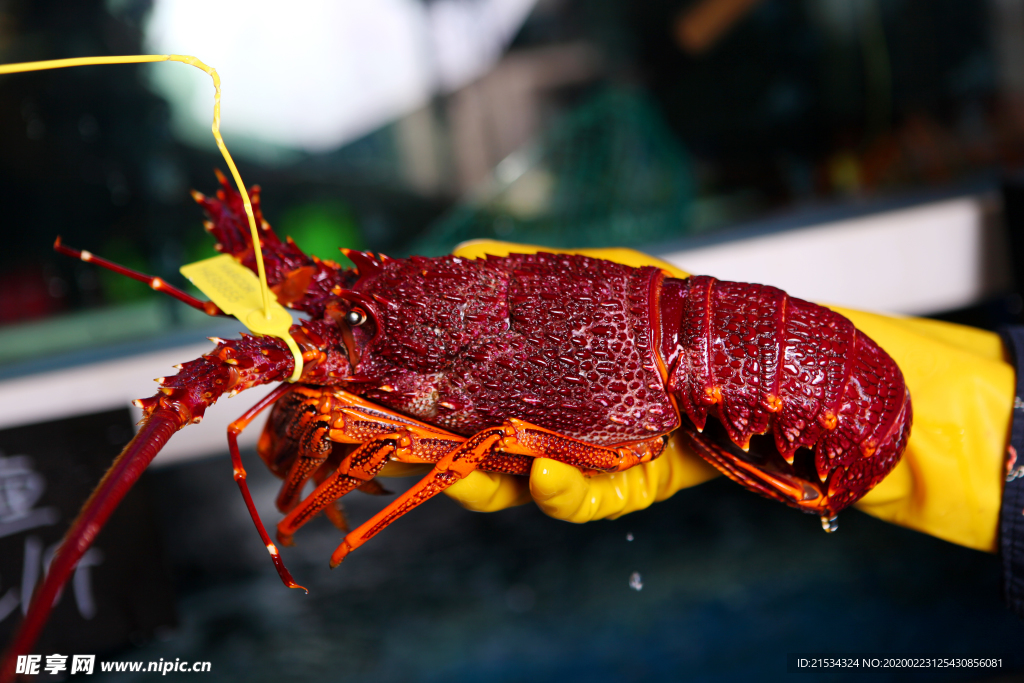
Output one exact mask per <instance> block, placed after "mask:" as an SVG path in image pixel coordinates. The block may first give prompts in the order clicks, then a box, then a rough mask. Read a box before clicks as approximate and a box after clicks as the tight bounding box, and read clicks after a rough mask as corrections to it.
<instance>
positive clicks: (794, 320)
mask: <svg viewBox="0 0 1024 683" xmlns="http://www.w3.org/2000/svg"><path fill="white" fill-rule="evenodd" d="M221 184H222V188H221V189H220V190H219V191H218V192H217V197H216V198H210V197H204V196H202V195H200V194H199V193H194V196H195V198H196V200H197V201H198V203H199V204H200V205H202V207H203V208H204V209H205V210H206V212H207V214H208V216H209V219H210V220H209V221H208V222H207V223H206V227H207V230H208V231H209V232H211V233H212V234H213V236H214V237H215V239H216V240H217V249H218V251H221V252H224V253H228V254H231V255H232V256H234V257H235V258H236V259H237V260H238V261H239V262H241V263H242V264H243V265H245V266H247V267H249V268H251V269H254V270H255V257H254V251H253V245H252V240H251V238H250V236H249V232H248V226H247V224H246V218H245V214H244V213H243V208H242V201H241V197H240V196H239V194H238V193H237V192H235V191H234V190H233V189H232V188H231V187H230V185H229V184H228V183H227V181H226V180H225V179H224V178H223V176H221ZM252 203H253V207H254V215H255V217H256V220H257V223H258V224H259V225H261V226H262V235H261V241H262V247H263V253H264V260H265V262H266V273H267V279H268V282H269V284H270V285H271V288H272V290H273V292H274V293H275V295H276V296H277V298H278V300H279V301H280V302H281V303H282V304H284V305H286V306H288V307H290V308H292V309H295V310H297V311H300V312H301V313H303V314H305V316H306V320H305V321H304V322H302V323H300V324H297V325H294V326H293V327H292V329H291V333H292V336H293V337H294V339H295V340H296V341H297V342H298V344H299V347H300V349H301V352H302V357H303V361H304V365H303V370H302V375H301V377H300V379H299V381H298V382H297V383H295V384H289V383H282V384H281V385H280V386H278V387H277V388H276V389H275V390H274V391H273V392H272V393H271V394H269V395H268V396H267V397H266V398H265V399H263V400H262V401H260V402H259V403H258V404H257V405H256V406H254V407H253V408H252V409H250V410H249V411H248V412H247V413H246V414H245V415H243V416H242V417H241V418H240V419H239V420H238V421H236V422H235V423H233V424H232V426H231V428H230V430H229V435H228V437H229V438H228V441H229V447H230V451H231V457H232V461H233V463H234V471H235V479H236V481H237V482H238V484H239V487H240V488H241V491H242V494H243V496H244V498H245V502H246V504H247V506H248V507H249V511H250V513H251V515H252V517H253V520H254V522H255V524H256V526H257V529H258V530H259V533H260V535H261V537H262V539H263V542H264V543H265V544H266V546H267V548H268V550H269V551H270V554H271V556H272V558H273V560H274V562H275V564H276V566H277V569H278V572H279V573H280V575H281V578H282V579H283V580H284V582H285V583H286V584H287V585H289V586H292V587H297V584H296V583H295V582H294V581H293V580H292V577H291V576H290V574H289V573H288V571H287V569H286V568H285V567H284V564H283V563H282V561H281V559H280V556H279V554H278V550H277V547H276V546H275V544H274V543H273V542H272V541H271V540H270V538H269V536H268V534H267V532H266V530H265V529H264V527H263V525H262V523H261V522H260V519H259V516H258V515H257V513H256V509H255V507H254V505H253V502H252V498H251V497H250V495H249V491H248V488H247V486H246V483H245V470H244V469H243V468H242V463H241V459H240V456H239V452H238V445H237V441H236V440H237V436H238V434H239V433H240V432H241V430H242V429H243V428H244V427H245V426H246V425H248V424H249V423H250V422H251V421H252V420H253V419H254V418H255V417H256V415H257V414H258V413H260V412H261V411H262V410H264V409H266V408H267V407H270V406H273V408H272V412H271V415H270V419H269V421H268V423H267V427H266V429H265V431H264V433H263V435H262V437H261V439H260V442H259V446H258V452H259V455H260V456H261V457H262V459H263V460H264V461H265V463H266V464H267V466H268V467H269V468H270V469H271V471H272V472H273V473H274V474H276V475H277V476H278V477H280V478H281V479H283V484H282V486H281V490H280V494H279V495H278V498H277V507H278V509H279V510H281V512H283V513H286V516H285V517H284V519H283V520H282V521H281V522H280V523H279V524H278V526H277V538H278V542H279V543H281V544H284V545H288V544H290V543H291V538H292V535H293V534H294V533H295V532H296V531H297V530H298V529H299V528H300V527H301V526H302V525H303V524H305V523H306V522H307V521H309V520H310V519H311V518H312V517H314V516H315V515H317V514H318V513H320V512H324V513H325V514H326V515H327V516H328V517H329V518H330V519H331V520H332V521H333V522H334V523H335V524H336V525H337V526H338V527H339V528H341V529H342V530H347V529H348V527H347V524H346V523H345V519H344V516H343V514H342V512H341V509H340V507H339V506H338V505H337V504H336V501H337V500H338V499H339V498H341V497H342V496H344V495H345V494H346V493H348V492H350V491H352V490H353V489H357V488H358V489H362V490H365V491H371V492H373V491H379V490H380V487H379V484H377V482H376V480H375V477H376V476H377V474H378V473H379V472H380V470H381V469H382V467H383V466H384V465H385V464H386V463H387V462H388V461H389V460H399V461H403V462H411V463H427V464H430V465H433V469H432V470H431V471H430V473H429V474H427V475H426V476H425V477H424V478H423V479H422V480H420V481H419V482H418V483H417V484H415V485H414V486H413V487H412V488H410V489H409V490H408V491H406V492H405V493H404V494H402V495H400V496H399V497H398V498H397V499H396V500H395V501H393V502H392V503H391V504H390V505H388V506H387V507H386V508H385V509H384V510H382V511H381V512H380V513H378V514H377V515H375V516H374V517H373V518H372V519H370V520H369V521H367V522H365V523H364V524H362V525H361V526H360V527H358V528H357V529H355V530H353V531H350V532H349V533H348V534H347V535H346V536H345V539H344V540H343V541H342V543H341V545H340V546H339V547H338V548H337V550H335V552H334V554H333V555H332V556H331V560H330V562H331V566H336V565H337V564H339V563H340V562H341V561H342V560H343V559H344V558H345V556H346V555H347V554H348V553H349V552H351V551H352V550H353V549H355V548H357V547H359V546H360V545H362V544H363V543H365V542H366V541H367V540H368V539H370V538H371V537H373V536H374V535H376V534H377V533H379V532H380V531H381V530H383V529H384V528H385V527H386V526H387V525H389V524H390V523H391V522H393V521H395V520H396V519H397V518H398V517H400V516H401V515H403V514H404V513H406V512H407V511H409V510H410V509H412V508H413V507H415V506H417V505H419V504H420V503H422V502H423V501H425V500H427V499H428V498H430V497H432V496H434V495H436V494H437V493H439V492H441V491H443V490H444V489H445V488H447V487H448V486H450V485H451V484H452V483H454V482H455V481H457V480H459V479H461V478H462V477H464V476H466V475H467V474H468V473H470V472H472V471H473V470H477V469H480V470H485V471H491V472H502V473H509V474H518V475H526V474H529V471H530V465H531V462H532V460H533V458H536V457H546V458H553V459H556V460H560V461H562V462H565V463H568V464H571V465H573V466H575V467H578V468H580V469H581V470H583V471H584V472H585V473H598V472H614V471H620V470H624V469H627V468H630V467H633V466H634V465H637V464H639V463H643V462H647V461H649V460H651V459H653V458H656V457H657V456H658V455H659V454H660V453H661V451H662V449H663V448H664V446H665V443H666V439H667V435H668V434H669V433H671V432H673V431H675V430H681V432H682V433H683V434H684V436H685V440H686V442H687V443H688V444H689V445H690V446H691V447H692V448H693V450H694V451H696V452H697V453H699V454H700V455H701V456H703V457H704V458H705V459H706V460H708V461H709V462H710V463H711V464H713V465H714V466H715V467H717V468H718V469H719V470H721V471H722V472H723V473H724V474H726V475H727V476H729V477H730V478H732V479H733V480H735V481H737V482H739V483H741V484H743V485H744V486H746V487H747V488H750V489H752V490H754V491H756V492H758V493H760V494H762V495H764V496H767V497H769V498H773V499H775V500H779V501H781V502H783V503H786V504H788V505H791V506H793V507H796V508H799V509H801V510H804V511H807V512H811V513H814V514H817V515H819V516H821V518H822V521H823V524H824V525H825V527H826V529H830V528H832V525H833V523H834V518H835V515H836V514H837V513H838V512H839V511H840V510H841V509H843V508H845V507H846V506H848V505H850V504H851V503H853V502H854V501H856V500H858V499H859V498H860V497H861V496H863V495H864V494H865V493H867V491H869V490H870V489H871V488H872V487H873V486H874V485H875V484H877V483H878V482H879V481H881V479H882V478H883V477H885V475H886V474H888V473H889V471H891V470H892V468H893V467H894V466H895V465H896V463H897V462H898V461H899V459H900V456H901V455H902V453H903V450H904V448H905V446H906V443H907V438H908V436H909V433H910V424H911V404H910V395H909V392H908V391H907V388H906V385H905V384H904V381H903V376H902V374H901V373H900V370H899V368H898V367H897V366H896V363H895V362H894V361H893V360H892V359H891V358H890V357H889V356H888V355H887V354H886V353H885V352H884V351H882V350H881V349H880V348H879V347H878V346H877V345H876V344H875V343H874V342H873V341H872V340H871V339H869V338H868V337H867V336H865V335H864V334H863V333H861V332H860V331H858V330H857V329H856V328H855V327H854V326H853V324H852V323H851V322H850V321H849V320H847V319H846V318H844V317H843V316H841V315H839V314H838V313H834V312H832V311H830V310H828V309H826V308H823V307H821V306H817V305H815V304H811V303H808V302H806V301H802V300H800V299H796V298H793V297H790V296H788V295H787V294H786V293H785V292H782V291H781V290H779V289H776V288H774V287H768V286H763V285H754V284H742V283H734V282H721V281H718V280H716V279H714V278H712V277H705V276H697V277H690V278H687V279H677V278H674V277H672V276H671V275H670V274H668V273H666V272H665V271H663V270H661V269H659V268H655V267H642V268H631V267H628V266H625V265H620V264H617V263H612V262H609V261H603V260H599V259H594V258H588V257H584V256H579V255H567V254H548V253H536V254H529V255H526V254H513V255H510V256H507V257H488V258H486V259H466V258H460V257H456V256H445V257H440V258H422V257H412V258H409V259H400V260H396V259H391V258H388V257H386V256H383V255H378V256H375V255H373V254H370V253H363V252H355V251H348V250H345V253H346V255H347V256H348V257H349V258H350V259H351V260H352V261H353V262H354V263H355V266H356V268H355V269H343V268H341V267H339V266H338V265H337V264H335V263H332V262H329V261H325V260H320V259H318V258H316V257H313V256H307V255H306V254H304V253H303V252H302V251H300V250H299V248H298V247H297V246H296V245H295V244H294V242H292V241H291V240H290V239H289V240H286V241H281V240H280V239H279V238H278V237H277V236H276V235H275V233H274V232H273V230H272V229H271V228H270V226H269V225H268V224H267V223H266V222H265V221H263V219H262V215H261V213H260V209H259V195H258V188H257V189H254V190H253V195H252ZM56 248H57V249H58V250H59V251H62V252H64V253H67V254H70V255H72V256H76V257H79V258H82V259H83V260H87V261H91V262H95V263H97V264H99V265H103V266H106V267H109V268H112V269H114V270H116V271H118V272H121V273H123V274H126V275H129V276H131V277H134V278H136V279H140V280H142V281H144V282H147V283H149V284H150V285H151V286H152V287H153V288H154V289H158V290H161V291H166V292H167V293H169V294H171V295H172V296H175V297H176V298H178V299H180V300H182V301H184V302H185V303H188V304H190V305H192V306H194V307H196V308H198V309H200V310H203V311H205V312H207V313H210V314H212V315H216V314H220V310H219V309H218V308H217V307H216V305H214V304H212V303H211V302H203V301H199V300H197V299H194V298H193V297H191V296H189V295H188V294H186V293H184V292H182V291H180V290H176V289H174V288H173V287H170V286H169V285H167V284H166V283H164V282H163V281H161V280H159V279H156V278H150V277H148V276H145V275H142V274H141V273H136V272H134V271H129V270H128V269H125V268H123V267H121V266H117V265H116V264H112V263H110V262H108V261H105V260H103V259H101V258H98V257H95V256H93V255H91V254H89V253H88V252H78V251H75V250H72V249H69V248H67V247H65V246H63V245H61V244H60V241H59V239H58V243H57V245H56ZM214 341H215V342H216V348H215V349H214V350H213V351H211V352H210V353H209V354H207V355H205V356H203V357H201V358H199V359H196V360H193V361H190V362H187V363H185V364H183V365H181V366H178V367H179V372H178V374H177V375H175V376H173V377H167V378H161V379H160V380H159V381H160V382H161V385H162V386H161V388H160V391H159V393H158V394H157V395H155V396H153V397H151V398H147V399H142V400H139V401H137V402H136V404H137V405H138V406H140V407H141V408H142V409H143V411H144V415H145V416H144V419H143V422H142V424H141V428H140V429H139V432H138V434H137V435H136V436H135V438H134V439H133V440H132V441H131V443H129V444H128V446H126V447H125V449H124V451H123V452H122V454H121V455H120V456H119V457H118V459H117V460H116V461H115V463H114V465H113V467H112V468H111V470H110V471H109V472H108V473H107V475H106V476H105V477H104V478H103V480H102V481H101V483H100V484H99V486H98V487H97V489H96V491H95V492H94V493H93V495H92V497H91V498H90V499H89V501H88V502H87V503H86V504H85V506H84V507H83V510H82V512H81V514H80V516H79V517H78V519H77V520H76V521H75V522H74V524H73V525H72V527H71V529H70V530H69V532H68V535H67V537H66V539H65V542H64V544H63V546H62V548H61V550H60V551H59V553H58V554H57V556H56V559H55V560H54V561H53V564H52V566H51V569H50V572H49V574H48V575H47V578H46V580H45V582H44V584H43V585H42V586H41V588H40V589H39V590H38V591H37V593H36V595H35V598H34V600H33V602H32V606H31V608H30V611H29V614H28V615H27V617H26V619H25V621H24V622H23V623H22V626H21V630H20V631H19V634H18V636H17V637H16V639H15V642H14V644H13V645H12V647H11V649H10V650H9V652H8V658H9V659H8V662H7V664H6V665H5V666H8V667H9V666H10V664H11V660H13V658H14V656H15V655H16V654H20V653H23V652H25V651H27V650H28V648H30V647H31V644H32V643H33V642H34V641H35V638H36V636H37V635H38V633H39V631H40V630H41V628H42V626H43V624H44V623H45V621H46V618H47V614H48V611H49V607H50V605H52V603H53V599H54V596H55V595H56V593H57V591H58V590H59V588H60V587H61V586H62V585H63V583H64V581H65V580H66V579H67V578H68V575H69V574H70V572H71V571H72V569H73V568H74V566H75V564H76V563H77V562H78V560H79V559H80V558H81V556H82V554H83V553H84V552H85V550H86V549H87V548H88V547H89V545H90V543H91V542H92V539H93V538H94V537H95V536H96V534H97V532H98V531H99V529H100V528H101V527H102V526H103V524H104V523H105V521H106V520H107V518H108V517H109V515H110V514H111V512H112V511H113V510H114V508H115V507H116V506H117V504H118V502H119V501H120V499H121V498H122V497H123V496H124V494H125V493H126V492H127V490H128V489H129V488H130V487H131V486H132V485H133V484H134V482H135V481H136V479H137V478H138V476H139V475H140V474H141V472H142V471H143V470H144V469H145V468H146V466H147V465H148V464H149V462H150V461H151V460H152V459H153V457H155V456H156V454H157V453H158V452H159V451H160V449H161V448H162V447H163V445H164V444H165V443H166V442H167V441H168V440H169V439H170V437H171V436H172V435H173V434H174V432H176V431H177V430H178V429H181V428H182V427H184V426H185V425H188V424H191V423H193V422H198V421H199V420H200V419H201V418H202V417H203V414H204V411H205V410H206V408H207V407H209V406H210V405H212V404H213V403H214V402H215V401H216V400H217V399H218V398H219V397H220V396H222V395H223V394H225V393H229V394H234V393H237V392H239V391H244V390H245V389H248V388H250V387H253V386H257V385H260V384H268V383H273V382H282V381H283V380H285V379H287V378H288V377H289V376H290V375H291V374H292V372H293V368H294V365H295V361H294V359H293V356H292V353H291V352H290V351H289V349H288V347H287V346H286V345H285V343H284V342H283V341H282V340H281V339H278V338H276V337H270V336H263V337H260V336H250V335H245V334H243V335H241V338H240V339H236V340H221V339H216V340H214ZM709 416H710V417H711V418H713V419H711V420H709V419H708V417H709ZM310 479H312V480H313V481H314V483H315V484H316V488H315V490H314V491H313V492H312V493H310V494H308V495H306V496H305V497H303V495H302V491H303V488H304V486H305V484H306V482H307V481H309V480H310ZM6 671H7V669H5V672H6Z"/></svg>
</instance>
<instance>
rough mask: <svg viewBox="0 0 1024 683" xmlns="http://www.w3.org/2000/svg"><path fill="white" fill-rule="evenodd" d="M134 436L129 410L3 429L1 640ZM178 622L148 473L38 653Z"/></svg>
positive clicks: (86, 565)
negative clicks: (92, 494)
mask: <svg viewBox="0 0 1024 683" xmlns="http://www.w3.org/2000/svg"><path fill="white" fill-rule="evenodd" d="M132 434H133V429H132V421H131V415H130V413H129V412H128V410H127V409H121V410H112V411H108V412H103V413H96V414H93V415H84V416H79V417H73V418H68V419H64V420H56V421H53V422H42V423H38V424H34V425H28V426H23V427H15V428H12V429H6V430H0V644H4V645H5V644H7V643H9V642H10V639H11V637H12V636H13V635H14V629H15V627H16V626H17V624H18V623H19V622H20V621H21V617H22V615H23V614H24V609H25V608H26V607H27V605H28V601H29V598H30V597H31V595H32V591H33V589H34V588H35V586H36V585H37V584H38V583H39V582H40V581H41V579H42V576H43V573H44V572H45V569H46V567H47V566H48V565H49V563H50V560H51V559H52V558H53V554H54V551H56V549H57V547H58V546H59V544H60V540H61V538H62V537H63V535H64V532H65V531H66V530H67V528H68V527H69V526H70V524H71V521H72V520H73V519H74V517H75V515H77V514H78V510H79V508H80V507H81V506H82V504H83V503H84V502H85V500H86V498H88V496H89V493H90V492H91V491H92V489H93V487H94V486H95V485H96V483H97V482H98V481H99V480H100V477H102V476H103V473H104V472H106V471H107V469H108V468H109V467H110V464H111V462H112V461H113V459H114V457H115V456H116V455H117V454H118V453H119V452H120V451H121V449H122V448H123V447H124V445H125V444H126V443H127V442H128V441H129V439H131V437H132ZM174 623H175V613H174V599H173V595H172V592H171V588H170V581H169V579H168V576H167V570H166V565H165V563H164V560H163V556H162V553H161V550H160V545H159V539H158V533H157V525H156V523H155V519H154V515H153V511H152V508H151V506H150V503H149V500H148V497H147V495H146V476H145V475H143V477H142V478H141V479H140V480H139V482H138V483H137V484H136V486H135V487H134V488H133V489H132V490H131V491H130V492H129V493H128V495H127V496H125V498H124V500H123V501H122V502H121V505H120V507H119V508H118V509H117V510H116V511H115V512H114V514H113V515H112V516H111V518H110V520H109V522H108V523H107V526H106V527H105V528H104V529H103V531H102V532H101V533H100V534H99V536H98V537H97V538H96V541H95V542H94V543H93V545H92V547H91V548H90V549H89V550H88V552H86V554H85V555H84V556H83V557H82V560H81V562H79V564H78V567H77V569H76V570H75V572H74V574H73V575H72V577H71V580H69V581H68V583H67V585H66V586H65V588H64V590H63V591H62V593H61V595H60V597H59V598H58V603H57V605H56V607H55V608H54V610H53V614H52V616H51V618H50V622H49V624H48V625H47V627H46V629H45V630H44V631H43V634H42V637H41V638H40V640H39V642H38V644H37V645H36V646H35V647H34V648H33V651H34V652H36V653H43V654H50V653H56V652H59V653H62V654H69V653H70V654H75V653H86V654H91V653H96V652H105V651H109V650H112V649H114V648H118V647H121V646H124V645H127V644H129V643H131V642H135V643H138V642H140V641H144V640H148V639H149V638H151V637H152V636H153V634H154V632H155V631H156V630H157V629H158V628H160V627H167V626H172V625H173V624H174Z"/></svg>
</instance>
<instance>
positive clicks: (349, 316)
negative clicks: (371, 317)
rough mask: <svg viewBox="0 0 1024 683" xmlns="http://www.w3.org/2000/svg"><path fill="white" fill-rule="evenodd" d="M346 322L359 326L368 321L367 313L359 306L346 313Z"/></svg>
mask: <svg viewBox="0 0 1024 683" xmlns="http://www.w3.org/2000/svg"><path fill="white" fill-rule="evenodd" d="M345 322H347V323H348V324H349V325H351V326H353V327H358V326H360V325H362V324H363V323H365V322H366V313H364V312H363V311H362V309H359V308H353V309H352V310H351V311H349V312H348V313H346V314H345Z"/></svg>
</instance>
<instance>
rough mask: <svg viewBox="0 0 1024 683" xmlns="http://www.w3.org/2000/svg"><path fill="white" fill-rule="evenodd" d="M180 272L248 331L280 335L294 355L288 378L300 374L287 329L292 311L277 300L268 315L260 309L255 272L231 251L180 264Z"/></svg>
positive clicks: (299, 355) (296, 352)
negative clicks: (232, 254)
mask: <svg viewBox="0 0 1024 683" xmlns="http://www.w3.org/2000/svg"><path fill="white" fill-rule="evenodd" d="M181 274H182V275H184V276H185V277H187V278H188V279H189V281H190V282H191V283H192V284H194V285H195V286H196V287H198V288H199V291H201V292H202V293H203V294H205V295H206V296H208V297H210V300H211V301H212V302H213V303H215V304H217V306H218V307H220V310H222V311H224V312H225V313H230V314H231V315H233V316H235V317H236V318H238V320H239V321H240V322H241V323H242V324H243V325H245V326H246V327H247V328H249V330H250V331H251V332H253V333H254V334H258V335H270V336H272V337H280V338H281V339H283V340H284V342H285V343H286V344H287V345H288V348H289V349H290V350H291V352H292V355H293V356H295V371H294V372H293V373H292V376H291V377H290V378H289V379H288V381H289V382H294V381H296V380H298V379H299V377H301V376H302V352H301V351H299V346H298V344H296V343H295V340H294V339H292V336H291V335H290V334H289V333H288V329H289V328H290V327H291V326H292V315H291V313H289V312H288V310H287V309H285V307H284V306H282V305H281V304H279V303H278V302H276V301H271V302H270V308H269V312H270V317H267V315H266V314H265V313H264V312H263V311H264V308H263V296H262V292H261V291H260V281H259V278H258V277H256V275H255V274H254V273H253V272H252V271H251V270H249V269H248V268H246V267H245V266H243V265H242V264H241V263H239V262H238V261H236V260H235V259H234V257H232V256H231V255H230V254H221V255H220V256H214V257H213V258H208V259H205V260H203V261H196V262H195V263H189V264H188V265H185V266H182V267H181Z"/></svg>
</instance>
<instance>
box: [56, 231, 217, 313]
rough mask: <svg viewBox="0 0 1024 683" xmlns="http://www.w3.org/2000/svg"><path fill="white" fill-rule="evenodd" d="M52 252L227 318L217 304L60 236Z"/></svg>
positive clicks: (205, 311) (204, 311)
mask: <svg viewBox="0 0 1024 683" xmlns="http://www.w3.org/2000/svg"><path fill="white" fill-rule="evenodd" d="M53 250H54V251H56V252H57V253H58V254H64V255H65V256H70V257H71V258H76V259H79V260H81V261H85V262H86V263H95V264H96V265H97V266H101V267H103V268H106V269H107V270H112V271H114V272H115V273H117V274H118V275H124V276H125V277H130V278H131V279H133V280H138V281H139V282H141V283H143V284H146V285H149V287H150V288H151V289H153V290H155V291H157V292H163V293H164V294H167V295H169V296H172V297H174V298H175V299H177V300H178V301H180V302H182V303H183V304H186V305H188V306H191V307H192V308H194V309H196V310H197V311H202V312H203V313H205V314H206V315H210V316H215V317H216V316H227V313H225V312H224V311H222V310H220V308H218V306H217V304H215V303H213V302H212V301H200V300H199V299H197V298H195V297H194V296H190V295H189V294H187V293H185V292H183V291H181V290H180V289H178V288H177V287H175V286H173V285H169V284H167V282H166V281H165V280H163V279H161V278H159V277H155V276H153V275H146V274H145V273H140V272H139V271H137V270H132V269H131V268H127V267H125V266H122V265H121V264H120V263H115V262H114V261H109V260H107V259H105V258H103V257H101V256H97V255H96V254H93V253H92V252H89V251H85V250H84V249H81V250H79V249H73V248H71V247H69V246H66V245H65V244H64V242H63V241H61V238H60V235H57V239H56V240H54V242H53Z"/></svg>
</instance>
